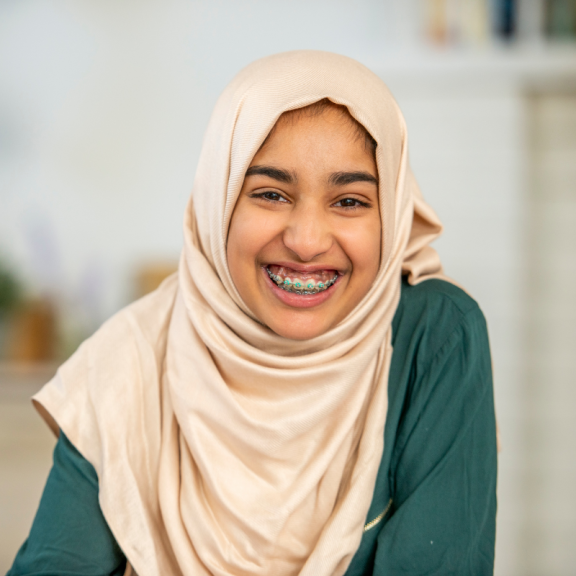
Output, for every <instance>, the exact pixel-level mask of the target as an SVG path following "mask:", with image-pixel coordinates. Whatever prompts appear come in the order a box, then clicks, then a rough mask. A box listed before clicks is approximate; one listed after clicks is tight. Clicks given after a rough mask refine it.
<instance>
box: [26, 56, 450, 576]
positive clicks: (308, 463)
mask: <svg viewBox="0 0 576 576" xmlns="http://www.w3.org/2000/svg"><path fill="white" fill-rule="evenodd" d="M324 98H328V99H330V100H331V101H332V102H334V103H336V104H339V105H342V106H345V107H346V108H347V109H348V111H349V112H350V114H351V115H352V116H353V117H354V118H355V119H356V120H357V121H358V122H359V123H360V124H362V125H363V126H364V127H365V128H366V129H367V130H368V132H369V133H370V134H371V135H372V137H373V138H374V139H375V140H376V142H377V147H376V163H377V168H378V175H379V202H380V214H381V219H382V245H381V263H380V268H379V271H378V274H377V277H376V279H375V281H374V283H373V285H372V287H371V288H370V290H369V292H368V293H367V294H366V296H365V297H364V298H363V299H362V300H361V301H360V302H358V304H357V305H356V307H355V309H354V310H353V311H352V312H351V313H350V314H349V315H348V316H347V317H346V318H345V319H344V320H342V321H341V322H340V323H339V324H338V325H337V326H336V327H334V328H332V329H330V330H329V331H328V332H326V333H324V334H321V335H320V336H317V337H315V338H313V339H311V340H308V341H295V340H289V339H287V338H284V337H281V336H279V335H277V334H275V333H274V332H272V331H271V330H270V329H269V328H267V327H266V326H264V325H262V324H261V323H260V322H259V321H258V319H257V318H255V317H254V315H253V314H252V312H251V311H250V310H249V309H248V308H247V307H246V305H245V304H244V302H243V301H242V299H241V297H240V296H239V294H238V291H237V290H236V288H235V286H234V283H233V281H232V278H231V276H230V271H229V267H228V262H227V259H226V238H227V232H228V227H229V224H230V219H231V216H232V212H233V210H234V206H235V203H236V200H237V198H238V194H239V192H240V189H241V187H242V184H243V180H244V174H245V173H246V170H247V168H248V167H249V165H250V162H251V160H252V158H253V156H254V155H255V153H256V152H257V151H258V149H259V147H260V145H261V144H262V142H263V141H264V139H265V138H266V136H267V135H268V133H269V132H270V130H271V129H272V127H273V126H274V124H275V122H276V121H277V120H278V118H279V117H280V115H281V114H282V113H284V112H286V111H289V110H294V109H297V108H301V107H304V106H307V105H309V104H312V103H314V102H317V101H319V100H321V99H324ZM440 232H441V225H440V222H439V221H438V219H437V217H436V216H435V214H434V212H433V211H432V209H431V208H430V207H429V206H428V205H427V204H426V203H425V202H424V200H423V199H422V197H421V195H420V192H419V190H418V187H417V185H416V182H415V180H414V178H413V176H412V173H411V171H410V168H409V165H408V148H407V135H406V127H405V123H404V119H403V117H402V114H401V113H400V111H399V109H398V106H397V104H396V102H395V101H394V99H393V97H392V95H391V94H390V92H389V91H388V89H387V88H386V86H385V85H384V83H383V82H382V81H381V80H380V79H379V78H378V77H377V76H376V75H375V74H373V73H372V72H371V71H369V70H368V69H367V68H365V67H364V66H363V65H361V64H359V63H358V62H356V61H354V60H352V59H350V58H347V57H344V56H339V55H335V54H331V53H326V52H317V51H297V52H288V53H284V54H278V55H275V56H270V57H267V58H264V59H262V60H258V61H256V62H254V63H252V64H251V65H249V66H248V67H246V68H245V69H244V70H242V71H241V72H240V73H239V74H238V75H237V76H236V78H235V79H234V80H233V81H232V82H231V83H230V85H229V86H228V87H227V88H226V89H225V90H224V92H223V94H222V95H221V96H220V98H219V100H218V102H217V104H216V107H215V109H214V112H213V114H212V117H211V119H210V122H209V125H208V129H207V132H206V135H205V140H204V144H203V148H202V153H201V156H200V160H199V165H198V169H197V173H196V178H195V181H194V186H193V189H192V194H191V197H190V201H189V203H188V205H187V208H186V212H185V218H184V247H183V250H182V255H181V259H180V264H179V269H178V273H177V274H175V275H173V276H172V277H170V278H168V279H167V280H166V281H165V282H164V283H163V284H162V285H161V286H160V287H159V288H158V289H157V290H156V291H155V292H153V293H152V294H150V295H148V296H146V297H144V298H143V299H141V300H139V301H137V302H135V303H134V304H132V305H130V306H128V307H127V308H125V309H124V310H122V311H120V312H119V313H118V314H116V315H115V316H114V317H112V318H111V319H110V320H109V321H108V322H106V323H105V324H104V325H103V326H102V327H101V328H100V329H99V330H98V331H97V332H96V333H95V334H94V335H93V336H92V337H91V338H89V339H88V340H87V341H85V342H84V343H83V344H82V345H81V346H80V348H79V349H78V351H77V352H76V353H75V354H74V355H73V356H72V357H71V358H70V359H69V360H68V361H67V362H66V363H65V364H64V365H63V366H61V368H60V369H59V370H58V373H57V375H56V376H55V377H54V379H53V380H52V381H50V382H49V383H48V384H47V385H46V386H45V387H44V388H43V389H42V390H41V391H40V392H39V393H38V394H37V395H36V396H35V397H34V401H35V403H36V405H37V407H38V408H39V410H40V411H41V412H42V413H43V414H44V415H45V417H46V419H47V421H48V422H49V423H50V424H51V425H52V427H53V429H54V430H55V431H57V430H58V428H59V429H61V430H62V431H63V432H64V433H65V434H66V436H67V437H68V438H69V439H70V441H71V442H72V443H73V444H74V446H75V447H76V448H77V449H78V450H79V451H80V453H81V454H82V455H83V456H84V457H85V458H86V459H87V460H88V461H89V462H90V463H91V464H92V465H93V466H94V468H95V470H96V472H97V474H98V482H99V501H100V506H101V509H102V512H103V514H104V517H105V519H106V521H107V523H108V525H109V527H110V529H111V530H112V533H113V535H114V537H115V538H116V540H117V542H118V544H119V546H120V547H121V549H122V551H123V552H124V554H125V555H126V557H127V559H128V561H129V563H130V564H131V565H132V567H133V568H134V570H135V571H136V572H137V573H138V574H139V575H140V576H165V575H167V574H171V575H172V574H173V575H194V576H196V575H209V574H213V575H218V576H231V575H234V576H240V575H246V576H248V575H270V574H274V575H275V576H276V575H277V576H282V575H294V574H301V575H306V576H312V575H313V576H329V575H330V576H332V575H341V574H343V573H344V572H345V571H346V569H347V567H348V565H349V563H350V561H351V559H352V557H353V555H354V553H355V551H356V549H357V548H358V546H359V543H360V539H361V536H362V533H363V526H364V523H365V521H366V514H367V512H368V508H369V506H370V503H371V499H372V495H373V491H374V486H375V481H376V474H377V471H378V467H379V464H380V459H381V457H382V452H383V444H384V424H385V420H386V410H387V386H388V369H389V366H390V359H391V355H392V348H391V323H392V318H393V316H394V312H395V310H396V307H397V304H398V301H399V298H400V285H401V276H402V274H407V275H408V278H409V281H410V282H411V283H416V282H419V281H421V280H423V279H425V278H430V277H433V276H435V277H441V276H442V268H441V265H440V261H439V258H438V256H437V254H436V252H435V251H434V250H433V249H432V248H430V246H429V243H430V242H431V241H432V240H433V239H434V238H436V237H437V236H438V235H439V234H440Z"/></svg>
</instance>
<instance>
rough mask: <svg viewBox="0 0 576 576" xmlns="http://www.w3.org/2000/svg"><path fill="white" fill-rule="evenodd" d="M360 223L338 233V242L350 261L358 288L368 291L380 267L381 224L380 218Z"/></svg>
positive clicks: (364, 220)
mask: <svg viewBox="0 0 576 576" xmlns="http://www.w3.org/2000/svg"><path fill="white" fill-rule="evenodd" d="M362 220H363V221H362V223H360V222H359V223H358V224H359V225H355V226H353V227H351V228H349V229H348V230H342V232H341V233H340V238H341V240H340V242H341V246H342V247H343V249H344V251H345V252H346V254H347V256H348V258H349V259H350V261H351V262H352V268H353V277H354V280H355V283H356V282H359V283H361V284H362V286H359V285H357V288H358V289H361V290H364V291H368V289H369V288H370V286H371V285H372V282H373V281H374V279H375V278H376V274H377V273H378V268H379V267H380V252H381V242H382V225H381V223H380V218H379V217H378V218H369V219H362Z"/></svg>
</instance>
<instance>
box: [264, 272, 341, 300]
mask: <svg viewBox="0 0 576 576" xmlns="http://www.w3.org/2000/svg"><path fill="white" fill-rule="evenodd" d="M262 274H264V278H265V280H266V281H267V282H268V285H269V286H270V288H271V289H272V292H273V293H274V295H275V296H276V297H277V298H278V299H279V300H281V301H282V302H283V303H284V304H286V305H287V306H291V307H292V308H313V307H314V306H318V305H319V304H322V303H324V302H326V300H328V298H330V297H331V296H332V294H333V293H334V291H335V289H336V287H337V286H338V283H339V281H340V276H338V278H337V280H336V282H334V284H332V286H330V288H327V289H326V290H324V291H323V292H318V293H317V294H295V293H294V292H286V290H282V288H279V287H278V285H277V284H276V283H275V282H273V281H272V278H270V276H268V272H267V271H266V268H262Z"/></svg>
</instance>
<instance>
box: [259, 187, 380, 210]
mask: <svg viewBox="0 0 576 576" xmlns="http://www.w3.org/2000/svg"><path fill="white" fill-rule="evenodd" d="M267 194H269V195H274V196H277V197H278V198H282V199H283V200H284V201H285V202H287V200H286V199H285V198H284V197H283V196H282V195H281V194H279V193H278V192H271V191H268V192H258V193H256V194H251V195H250V198H261V199H262V200H265V201H266V202H272V203H276V202H281V200H278V199H274V200H273V199H272V198H268V197H267ZM344 200H352V201H353V202H356V205H355V206H339V208H344V210H358V209H359V208H370V207H371V204H369V203H368V202H362V201H361V200H357V199H356V198H342V200H338V202H335V203H334V204H340V203H341V202H343V201H344Z"/></svg>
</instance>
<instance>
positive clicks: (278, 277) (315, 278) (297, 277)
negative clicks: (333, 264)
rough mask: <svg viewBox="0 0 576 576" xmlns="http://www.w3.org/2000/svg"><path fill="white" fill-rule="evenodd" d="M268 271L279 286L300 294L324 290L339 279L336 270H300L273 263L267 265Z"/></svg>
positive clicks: (316, 292)
mask: <svg viewBox="0 0 576 576" xmlns="http://www.w3.org/2000/svg"><path fill="white" fill-rule="evenodd" d="M266 272H267V273H268V276H269V277H270V279H271V280H272V282H274V283H275V284H276V285H277V286H278V288H281V289H282V290H284V291H286V292H291V293H293V294H300V295H312V294H318V293H320V292H324V291H325V290H328V288H330V286H332V285H333V284H334V283H335V282H336V280H338V272H335V271H334V270H318V271H314V272H300V271H298V270H293V269H291V268H287V267H286V266H277V265H274V264H271V265H269V266H266Z"/></svg>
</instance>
